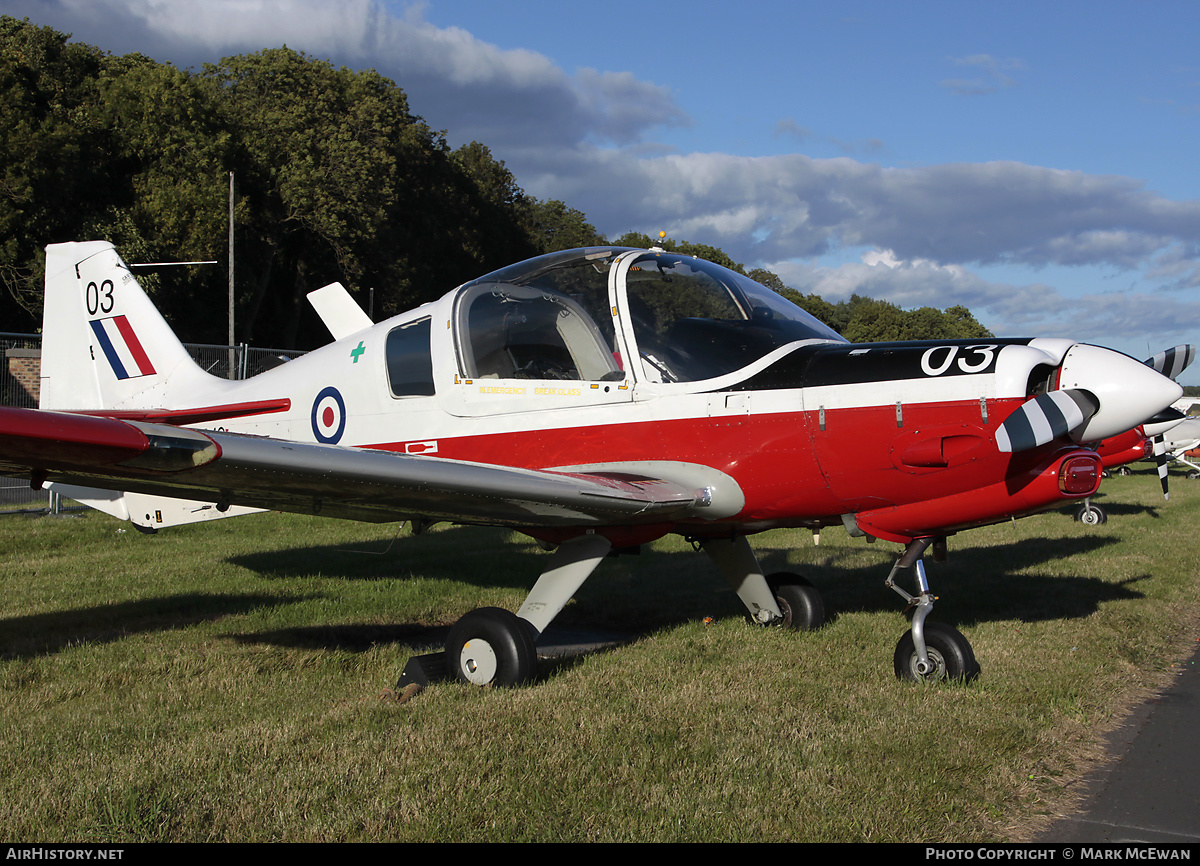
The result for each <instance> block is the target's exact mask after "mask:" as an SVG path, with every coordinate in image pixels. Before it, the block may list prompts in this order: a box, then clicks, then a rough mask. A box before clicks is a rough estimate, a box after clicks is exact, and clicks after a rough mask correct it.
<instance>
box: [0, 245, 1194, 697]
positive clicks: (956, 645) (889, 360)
mask: <svg viewBox="0 0 1200 866" xmlns="http://www.w3.org/2000/svg"><path fill="white" fill-rule="evenodd" d="M312 300H313V303H314V306H315V307H316V309H317V310H318V312H319V313H320V315H321V316H322V318H323V320H324V321H325V322H326V324H327V325H328V326H329V329H330V331H331V333H332V334H333V337H334V342H333V343H331V344H329V345H327V346H325V347H322V348H320V349H318V350H315V351H313V352H310V353H308V354H306V355H304V356H303V357H301V358H298V359H296V360H294V361H291V362H289V363H287V364H284V365H282V366H280V367H278V368H276V369H273V370H269V371H267V372H264V373H262V374H260V375H258V376H254V377H252V378H250V379H247V380H244V381H227V380H223V379H217V378H215V377H212V376H209V375H208V374H206V373H204V372H203V371H201V370H200V369H199V368H197V367H196V365H195V364H194V363H193V362H192V361H191V359H190V358H189V357H188V355H187V352H186V351H185V350H184V348H183V347H182V345H181V344H180V343H179V341H178V339H177V338H176V337H175V335H174V334H173V333H172V331H171V329H170V328H169V327H168V326H167V324H166V322H165V321H164V320H163V319H162V317H161V316H160V315H159V313H158V311H157V310H156V309H155V308H154V305H153V304H152V303H151V301H150V300H149V298H148V297H147V296H146V295H145V293H144V292H143V291H142V289H141V288H140V286H139V285H138V283H137V280H136V279H135V278H134V277H133V275H132V274H131V273H130V271H129V269H128V267H127V266H126V265H125V263H124V262H123V261H122V260H121V259H120V257H119V256H118V254H117V252H116V251H115V249H113V247H112V246H111V245H110V244H108V243H106V242H100V241H96V242H85V243H74V244H55V245H51V246H49V247H47V256H46V297H45V316H44V334H43V360H42V364H43V368H42V377H43V379H42V392H41V409H39V410H21V409H0V471H4V472H6V473H9V474H18V475H24V476H26V477H29V478H30V480H31V483H33V484H34V485H35V486H37V485H41V484H44V483H52V484H55V485H59V486H62V487H61V489H62V490H63V492H65V493H67V495H70V496H72V497H73V498H77V499H80V500H82V501H85V502H87V503H88V504H91V505H94V506H95V507H97V508H100V509H102V510H104V511H107V512H108V513H110V514H114V515H116V516H118V517H121V518H124V519H128V520H131V521H132V522H134V523H135V524H136V525H138V526H140V527H143V528H146V529H154V528H159V527H163V526H168V525H172V524H178V523H185V522H193V521H197V520H206V519H212V518H215V517H221V516H231V515H234V514H245V513H249V512H251V511H253V510H257V509H277V510H286V511H295V512H300V513H306V514H321V515H325V516H331V517H342V518H350V519H358V520H370V521H380V522H382V521H396V520H410V521H412V525H413V528H414V529H415V530H417V531H419V530H421V529H422V528H424V527H426V526H428V525H429V524H430V523H433V522H437V521H454V522H459V523H476V524H491V525H501V526H508V527H512V528H514V529H517V530H519V531H521V532H524V533H526V534H528V535H530V536H532V537H534V538H536V539H538V540H539V541H541V542H542V543H543V544H544V545H545V546H546V547H548V548H552V549H553V551H554V552H553V553H552V554H551V555H550V556H549V561H548V563H547V566H546V568H545V569H544V570H543V572H542V574H541V576H540V577H539V578H538V579H537V581H536V583H535V584H534V586H533V588H532V590H531V591H530V593H529V595H528V597H527V598H526V600H525V602H524V604H523V605H522V606H521V608H520V609H519V610H518V611H517V612H516V614H513V613H512V612H509V611H505V610H500V609H496V608H482V609H479V610H476V611H472V612H470V613H468V614H466V615H465V616H463V617H462V618H461V619H460V620H459V621H458V622H457V623H456V624H455V625H454V627H453V628H452V629H451V631H450V635H449V638H448V640H447V644H446V649H445V653H444V655H443V656H440V659H441V660H444V663H445V669H446V670H447V671H449V672H450V673H451V674H452V675H453V676H456V677H457V678H459V679H460V680H464V681H467V682H473V683H478V684H513V683H519V682H525V681H528V680H529V679H531V678H532V677H533V676H534V673H535V669H536V660H537V654H536V641H537V639H538V637H539V636H540V635H541V634H542V633H543V632H544V631H545V629H546V627H547V626H548V625H549V623H550V622H551V621H552V620H553V619H554V617H555V616H556V615H557V614H558V612H559V611H560V610H561V609H562V608H563V606H564V605H565V604H566V603H567V602H568V601H569V600H570V598H571V597H572V595H573V594H574V593H575V591H576V590H577V589H578V587H579V586H580V585H581V584H582V583H583V581H584V580H586V579H587V577H588V576H589V575H590V574H591V573H592V571H593V570H594V569H595V568H596V567H597V566H598V564H599V563H600V562H601V561H602V560H603V558H604V557H605V556H606V555H608V554H609V553H610V552H612V551H614V550H620V549H625V548H631V547H636V546H637V545H640V544H643V543H647V542H650V541H653V540H655V539H657V538H660V537H662V536H664V535H666V534H668V533H678V534H680V535H683V536H685V537H688V538H691V539H693V540H694V542H695V544H696V546H697V547H698V548H699V549H702V550H703V551H704V552H705V553H706V554H708V555H709V557H710V558H711V559H712V561H713V562H714V563H715V564H716V566H717V567H718V568H719V569H720V571H721V573H722V574H723V575H724V577H725V578H726V579H727V580H728V581H729V583H730V584H731V586H733V588H734V589H735V590H736V591H737V594H738V596H739V598H740V599H741V600H742V602H743V603H744V605H745V606H746V609H747V611H748V612H749V614H750V616H751V617H752V618H753V619H754V620H755V621H756V622H759V623H762V624H781V625H784V626H787V627H791V628H799V629H807V628H816V627H818V626H820V625H821V624H822V622H823V621H824V617H825V614H824V606H823V603H822V601H821V596H820V594H819V593H818V591H817V590H816V589H815V588H814V587H813V586H812V585H811V584H810V583H809V582H808V581H807V580H806V579H804V578H803V577H801V576H799V575H778V574H774V575H765V574H764V573H763V571H762V568H761V567H760V565H759V563H758V560H757V558H756V557H755V555H754V553H753V550H752V549H751V547H750V544H749V542H748V541H747V536H748V535H751V534H754V533H757V532H761V531H764V530H769V529H772V528H776V527H797V526H802V527H811V528H813V529H819V528H821V527H825V526H838V525H840V526H844V527H845V528H846V530H847V531H848V532H849V533H850V534H852V535H855V536H863V537H866V538H867V540H875V539H883V540H885V541H891V542H896V543H899V544H902V545H904V553H903V554H902V555H901V556H900V557H899V558H898V560H897V562H896V564H895V566H894V567H893V568H892V570H891V572H890V573H889V575H888V577H887V580H886V582H885V583H886V585H887V586H888V587H890V588H892V589H894V590H895V591H896V592H897V593H898V594H900V595H901V597H902V598H904V600H905V601H906V603H907V604H908V606H909V609H910V610H911V611H912V620H911V628H910V630H909V631H908V632H907V633H905V634H904V635H903V636H902V638H901V639H900V641H899V643H898V644H897V647H896V651H895V654H894V669H895V672H896V675H897V676H899V677H901V678H906V679H915V680H923V679H944V678H964V679H971V678H973V677H974V676H976V675H977V674H978V672H979V666H978V664H977V662H976V660H975V657H974V654H973V651H972V649H971V646H970V644H969V642H968V641H967V640H966V638H965V637H964V636H963V635H962V634H961V633H959V632H958V631H957V630H956V629H954V628H953V627H951V626H949V625H945V624H941V623H936V622H934V621H932V620H928V615H929V613H930V611H931V610H932V609H933V606H934V599H935V597H934V595H933V594H932V592H931V591H930V588H929V582H928V578H927V575H926V571H925V568H924V561H923V557H924V554H925V552H926V551H927V550H929V549H932V550H933V551H934V553H935V558H937V556H938V555H940V554H942V553H944V549H945V539H946V537H947V536H949V535H952V534H954V533H956V532H959V531H962V530H966V529H969V528H972V527H975V526H980V525H985V524H989V523H994V522H998V521H1002V520H1007V519H1010V518H1013V517H1019V516H1023V515H1026V514H1031V513H1035V512H1038V511H1042V510H1045V509H1047V508H1052V507H1056V506H1061V505H1063V504H1064V503H1068V502H1072V501H1081V500H1085V499H1087V498H1088V497H1090V496H1091V495H1092V494H1094V493H1095V492H1096V490H1097V488H1098V486H1099V483H1100V479H1101V475H1102V469H1103V467H1102V461H1101V458H1100V457H1099V456H1098V454H1097V453H1096V451H1095V450H1093V449H1092V448H1090V447H1087V446H1086V444H1085V443H1092V442H1099V441H1103V440H1105V439H1110V438H1112V437H1116V436H1119V435H1121V434H1124V433H1126V432H1127V431H1130V430H1132V429H1134V428H1135V427H1137V426H1138V425H1140V424H1142V423H1144V422H1145V421H1147V420H1148V419H1151V418H1153V417H1154V416H1156V415H1157V414H1158V413H1159V412H1161V411H1162V410H1163V409H1165V408H1166V407H1167V406H1169V405H1170V404H1171V402H1172V401H1174V400H1176V399H1178V398H1179V396H1180V394H1181V392H1182V389H1181V388H1180V387H1179V386H1178V385H1177V384H1176V383H1175V382H1173V381H1172V380H1171V379H1170V378H1168V377H1167V376H1164V375H1162V374H1161V373H1159V372H1158V371H1156V370H1154V369H1153V368H1152V367H1149V366H1147V365H1146V364H1143V363H1141V362H1139V361H1136V360H1135V359H1132V358H1129V357H1128V356H1125V355H1122V354H1120V353H1118V352H1114V351H1111V350H1108V349H1104V348H1100V347H1096V346H1089V345H1086V344H1081V343H1076V342H1074V341H1071V340H1059V339H993V340H973V341H968V340H947V341H941V342H912V343H876V344H865V345H854V344H850V343H847V342H846V341H845V340H843V339H842V338H841V337H840V336H839V335H838V334H836V333H835V332H833V331H832V330H830V329H829V328H827V327H826V326H824V325H823V324H821V323H820V322H818V321H817V320H816V319H814V318H813V317H812V316H810V315H808V314H807V313H805V312H804V311H803V310H801V309H799V308H798V307H796V306H794V305H793V304H791V303H790V302H788V301H787V300H785V299H784V298H782V297H780V296H779V295H777V294H775V293H773V292H771V291H770V290H768V289H766V288H765V287H763V286H761V285H759V284H757V283H754V282H752V281H751V280H749V279H747V278H745V277H743V276H741V275H739V274H736V273H734V272H732V271H729V270H727V269H724V268H721V267H718V266H716V265H713V264H711V263H708V262H704V261H702V260H698V259H694V258H691V257H688V256H682V255H675V254H669V253H665V252H663V251H662V250H656V249H651V250H631V249H624V248H613V247H596V248H588V249H582V250H568V251H564V252H560V253H553V254H550V255H547V256H542V257H539V258H536V259H532V260H529V261H526V262H521V263H518V264H515V265H512V266H510V267H508V268H504V269H502V270H499V271H496V272H493V273H491V274H488V275H486V276H484V277H481V278H479V279H477V280H474V281H472V282H470V283H467V284H465V285H463V286H460V287H458V288H457V289H455V290H453V291H451V292H450V293H448V294H447V295H445V296H444V297H443V298H441V299H440V300H438V301H435V302H432V303H429V304H425V305H423V306H421V307H419V308H417V309H415V310H412V311H409V312H407V313H403V314H401V315H399V316H396V317H394V318H392V319H389V320H388V321H386V322H381V323H378V324H373V323H372V322H371V321H370V320H369V319H368V318H367V316H366V315H365V314H364V313H363V312H362V310H361V309H360V308H359V307H358V306H357V305H356V304H355V303H354V301H353V300H352V298H351V297H350V296H349V294H348V293H347V292H346V290H345V289H344V288H342V287H341V286H340V285H337V284H334V285H332V286H329V287H326V288H324V289H322V290H319V291H318V292H317V293H314V296H312ZM906 570H907V571H911V574H912V577H913V581H914V583H915V586H914V589H915V592H912V593H910V592H908V591H906V590H905V589H902V588H901V587H900V586H899V585H898V584H897V582H896V579H897V577H898V576H899V575H900V573H901V572H902V571H906ZM410 667H412V666H411V665H410ZM433 667H436V666H431V667H430V668H429V669H430V670H432V669H433ZM423 670H425V668H424V667H422V665H421V664H418V665H417V666H416V670H415V672H414V673H413V674H412V676H414V677H419V676H422V675H423V674H422V671H423Z"/></svg>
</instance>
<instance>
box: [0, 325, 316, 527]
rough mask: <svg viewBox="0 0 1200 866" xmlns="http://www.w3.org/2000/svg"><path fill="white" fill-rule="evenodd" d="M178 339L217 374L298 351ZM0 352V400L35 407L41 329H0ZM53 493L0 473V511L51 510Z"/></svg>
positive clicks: (261, 365)
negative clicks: (1, 362) (23, 331)
mask: <svg viewBox="0 0 1200 866" xmlns="http://www.w3.org/2000/svg"><path fill="white" fill-rule="evenodd" d="M183 345H184V348H186V349H187V350H188V354H190V355H191V356H192V359H193V360H194V361H195V362H196V363H197V364H198V365H199V366H200V368H201V369H202V370H205V371H207V372H209V373H211V374H212V375H214V376H219V377H220V378H222V379H248V378H250V377H251V376H257V375H258V374H259V373H262V372H264V371H266V370H270V369H271V368H273V367H278V366H279V365H280V364H283V363H286V362H287V361H290V360H291V359H292V358H296V357H299V356H300V355H303V354H304V353H303V352H301V351H297V350H292V349H261V348H256V347H253V346H247V345H245V344H242V345H239V346H220V345H212V344H207V343H184V344H183ZM0 352H2V353H3V355H4V361H5V363H4V366H3V368H0V406H15V407H18V408H23V409H36V408H37V405H38V389H39V387H40V384H41V382H40V375H41V358H42V338H41V335H40V334H10V333H5V332H2V331H0ZM231 371H232V373H233V375H232V376H231V375H230V372H231ZM55 499H56V497H53V496H51V495H50V494H49V493H48V492H47V491H45V490H33V489H32V488H30V486H29V482H28V481H23V480H21V479H20V478H6V477H3V476H0V511H13V510H25V511H29V510H35V511H44V510H46V509H51V510H57V509H58V508H59V504H58V503H57V502H56V501H54V500H55Z"/></svg>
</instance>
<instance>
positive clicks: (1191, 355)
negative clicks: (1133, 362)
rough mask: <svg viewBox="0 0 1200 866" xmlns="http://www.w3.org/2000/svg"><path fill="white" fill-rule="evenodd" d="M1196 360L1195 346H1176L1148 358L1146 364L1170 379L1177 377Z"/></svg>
mask: <svg viewBox="0 0 1200 866" xmlns="http://www.w3.org/2000/svg"><path fill="white" fill-rule="evenodd" d="M1194 360H1196V347H1195V346H1191V345H1184V346H1175V347H1174V348H1171V349H1167V350H1166V351H1165V352H1159V353H1158V354H1157V355H1155V356H1154V357H1153V358H1147V359H1146V366H1148V367H1153V368H1154V369H1155V370H1157V371H1158V372H1160V373H1162V374H1163V375H1164V376H1166V377H1167V378H1168V379H1175V378H1177V377H1178V376H1179V374H1180V373H1182V372H1183V371H1184V370H1186V369H1187V368H1188V365H1189V364H1191V363H1192V361H1194Z"/></svg>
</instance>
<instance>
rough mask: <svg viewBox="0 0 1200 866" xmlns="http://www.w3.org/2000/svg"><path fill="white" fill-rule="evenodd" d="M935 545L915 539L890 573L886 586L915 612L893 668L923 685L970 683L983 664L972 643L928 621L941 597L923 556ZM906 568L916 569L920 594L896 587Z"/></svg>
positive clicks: (908, 678)
mask: <svg viewBox="0 0 1200 866" xmlns="http://www.w3.org/2000/svg"><path fill="white" fill-rule="evenodd" d="M933 542H934V539H933V538H916V539H913V540H912V541H911V542H909V545H908V547H907V548H906V549H905V551H904V553H903V555H902V556H901V557H900V558H899V559H898V560H896V564H895V565H894V566H892V570H891V572H890V573H889V574H888V578H887V581H886V585H887V586H888V587H890V588H891V589H894V590H895V591H896V592H897V593H899V595H900V596H901V597H902V598H903V599H904V600H905V601H907V602H908V606H909V607H910V608H911V609H912V611H913V614H912V628H911V629H910V630H909V631H908V633H906V634H905V635H904V636H903V637H901V638H900V642H899V643H898V644H896V653H895V656H894V657H893V665H894V667H895V670H896V676H897V677H898V678H900V679H906V680H915V681H920V682H938V681H941V680H955V679H961V680H964V681H968V682H969V681H970V680H973V679H975V678H976V677H977V676H979V664H978V663H977V662H976V661H975V653H974V651H973V650H972V649H971V644H970V643H969V642H968V641H967V639H966V638H965V637H963V635H962V634H961V633H960V632H959V631H958V629H955V628H953V627H951V626H948V625H945V624H944V623H940V622H933V621H932V620H927V617H928V616H929V612H930V611H932V610H933V603H934V601H935V600H936V599H937V596H935V595H934V594H933V593H932V592H930V591H929V579H928V578H927V577H926V575H925V562H924V560H923V559H922V557H923V556H924V554H925V550H926V548H928V547H929V545H930V544H932V543H933ZM902 568H911V569H913V573H914V575H915V576H916V582H917V595H915V596H914V595H909V594H908V593H907V592H905V591H904V590H903V589H901V588H900V587H899V586H897V585H896V581H895V578H896V575H897V573H898V572H899V571H900V569H902Z"/></svg>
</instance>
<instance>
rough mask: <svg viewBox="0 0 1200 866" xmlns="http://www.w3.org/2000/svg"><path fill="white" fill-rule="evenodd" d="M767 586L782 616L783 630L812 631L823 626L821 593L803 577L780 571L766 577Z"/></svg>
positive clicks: (823, 605) (823, 613)
mask: <svg viewBox="0 0 1200 866" xmlns="http://www.w3.org/2000/svg"><path fill="white" fill-rule="evenodd" d="M767 585H768V586H769V587H771V592H773V593H774V594H775V603H776V604H778V605H779V611H780V613H782V614H783V622H782V623H780V625H782V626H783V627H784V628H790V629H793V630H795V631H813V630H814V629H818V628H820V627H821V626H823V625H824V624H825V602H824V601H823V600H822V599H821V593H820V592H818V591H817V588H816V587H815V586H813V585H812V584H811V583H809V582H808V579H807V578H805V577H804V576H803V575H799V574H793V573H791V572H789V571H780V572H776V573H775V574H769V575H767Z"/></svg>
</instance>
